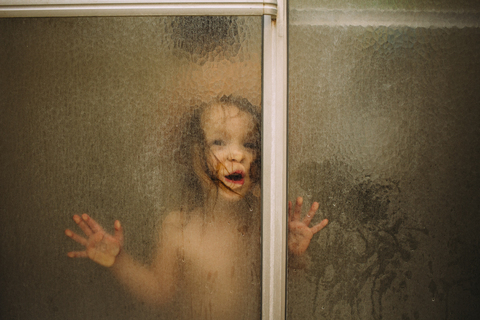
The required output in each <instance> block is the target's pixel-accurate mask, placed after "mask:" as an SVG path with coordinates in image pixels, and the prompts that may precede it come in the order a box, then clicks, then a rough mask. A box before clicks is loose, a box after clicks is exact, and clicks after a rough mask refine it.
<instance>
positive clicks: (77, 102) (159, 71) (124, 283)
mask: <svg viewBox="0 0 480 320" xmlns="http://www.w3.org/2000/svg"><path fill="white" fill-rule="evenodd" d="M261 30H262V27H261V17H161V18H159V17H142V18H135V17H129V18H61V19H58V18H55V19H50V18H48V19H47V18H40V19H0V70H1V76H0V96H1V99H0V152H1V154H0V230H1V233H0V253H1V258H0V274H1V276H0V287H1V288H2V290H1V291H2V293H1V294H0V297H1V298H0V299H1V300H0V304H1V306H2V307H1V309H0V318H2V319H258V318H260V295H261V287H260V241H259V239H260V225H259V222H260V217H261V212H260V204H259V201H260V200H259V195H260V192H259V190H260V187H259V175H260V171H259V165H260V162H259V159H260V154H259V147H260V143H256V142H258V140H259V139H260V135H259V134H260V133H259V131H258V130H259V128H260V126H259V121H260V118H259V116H258V114H259V109H258V108H259V107H255V106H253V105H256V106H259V104H260V102H261V56H262V53H261ZM244 99H248V101H249V102H250V103H252V104H253V105H250V104H249V102H248V101H247V100H244ZM212 101H213V102H212ZM209 102H211V103H210V104H208V103H209ZM205 103H207V104H205ZM212 110H216V111H217V113H216V114H215V115H214V114H213V111H212ZM219 110H220V111H219ZM208 121H210V122H212V121H214V122H215V125H210V126H209V128H210V129H211V128H217V127H218V128H220V129H219V130H223V129H225V126H226V125H227V124H231V123H232V122H235V121H236V122H235V123H234V124H233V125H230V126H229V128H228V129H229V130H230V131H228V130H227V133H229V134H230V135H231V136H233V137H234V138H235V139H237V140H235V141H236V143H237V142H238V141H240V142H238V143H237V144H236V145H232V144H229V142H227V143H225V144H224V145H222V146H225V148H230V149H229V150H230V151H231V153H232V154H233V153H235V152H237V153H238V154H243V155H244V154H247V155H249V156H250V158H249V160H248V162H245V161H244V162H241V161H240V160H238V159H237V160H238V163H237V164H232V161H233V160H232V158H229V157H230V155H225V153H222V152H221V151H218V150H217V149H215V150H214V148H213V146H211V145H209V144H208V143H209V142H208V141H205V139H206V138H208V137H209V134H211V133H207V132H206V131H205V129H206V123H207V122H208ZM242 126H243V127H242ZM192 128H194V129H195V130H194V129H192ZM218 128H217V129H218ZM222 128H223V129H222ZM247 131H248V132H247ZM245 140H248V142H245V143H248V144H249V145H248V147H249V148H247V147H245V146H243V148H240V147H239V145H238V144H239V143H243V142H244V141H245ZM255 143H256V144H255ZM232 150H233V151H232ZM235 156H236V154H235ZM232 157H233V156H232ZM215 161H216V162H215ZM242 161H243V160H242ZM242 170H243V171H242ZM235 174H236V176H235ZM239 175H241V176H240V177H239ZM229 197H230V198H231V199H230V198H229ZM225 199H229V200H230V202H228V201H227V202H226V200H225ZM233 200H234V201H233ZM82 213H88V214H89V215H90V217H91V218H93V219H94V220H95V221H97V222H98V223H99V224H100V225H101V226H103V228H104V229H105V230H106V231H107V232H109V233H110V234H111V235H112V236H113V235H114V221H115V220H116V219H118V220H119V221H120V223H121V225H120V226H118V225H117V227H121V228H123V230H124V245H123V246H122V247H120V253H119V254H118V255H117V256H115V255H116V254H117V253H116V251H115V250H117V251H118V249H119V247H118V244H119V243H120V242H121V241H120V240H119V239H120V238H119V237H117V238H115V241H112V240H111V238H108V236H105V237H104V238H100V239H101V240H99V242H98V243H97V245H96V246H94V247H93V248H95V249H98V250H97V251H94V252H93V251H90V253H92V252H93V253H94V254H97V255H96V256H95V255H92V257H93V258H94V259H97V260H98V261H100V262H102V263H105V264H107V265H108V263H109V262H110V263H111V262H112V261H111V260H112V259H111V257H114V259H115V260H114V264H113V266H112V267H110V268H108V267H104V266H101V265H100V264H98V263H95V262H93V261H91V260H90V259H88V258H86V259H81V258H77V259H72V258H69V257H67V252H71V251H75V250H78V251H81V250H83V249H82V248H83V246H82V245H81V244H80V243H76V242H75V241H73V240H72V239H70V238H69V237H67V236H66V234H65V230H66V229H67V228H68V229H70V230H72V231H74V232H75V233H77V234H78V235H80V236H85V235H84V233H83V232H82V230H81V229H80V228H79V227H78V226H76V224H75V222H74V221H73V220H72V217H73V215H74V214H76V215H81V214H82ZM222 214H223V215H222ZM78 217H79V218H80V216H78ZM90 221H91V220H90ZM118 229H119V228H118ZM212 230H215V231H216V232H213V231H212ZM94 231H95V230H94ZM87 232H88V230H87ZM92 232H93V231H92ZM125 253H128V255H129V256H130V258H131V260H132V261H135V263H136V264H133V263H130V262H131V261H130V260H128V259H130V258H128V256H126V255H125ZM165 257H166V258H165ZM93 258H92V259H93ZM122 259H123V260H122ZM120 260H122V261H123V263H124V264H123V266H124V267H123V269H122V267H119V265H118V263H119V261H120ZM126 260H128V261H130V262H125V261H126ZM129 263H130V264H129ZM127 265H128V266H129V268H125V266H127ZM164 270H167V271H169V273H168V275H171V276H172V277H166V276H165V275H164V274H163V273H162V272H163V271H164ZM140 276H145V278H144V279H143V280H142V279H140V278H139V277H140ZM163 276H165V277H164V278H162V277H163ZM152 279H154V281H150V280H152ZM160 280H162V281H160ZM160 282H161V283H160ZM165 283H167V284H168V288H167V289H165V288H163V289H161V290H160V289H159V290H160V291H159V290H157V291H155V290H156V289H158V287H161V286H162V285H163V284H165ZM166 286H167V285H166V284H165V285H164V287H166ZM162 290H163V291H162Z"/></svg>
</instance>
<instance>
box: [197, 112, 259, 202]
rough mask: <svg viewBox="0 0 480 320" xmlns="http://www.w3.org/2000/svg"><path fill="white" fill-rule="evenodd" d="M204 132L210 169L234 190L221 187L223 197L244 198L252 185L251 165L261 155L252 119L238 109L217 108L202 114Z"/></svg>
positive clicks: (231, 198)
mask: <svg viewBox="0 0 480 320" xmlns="http://www.w3.org/2000/svg"><path fill="white" fill-rule="evenodd" d="M202 129H203V131H204V133H205V140H206V150H205V152H206V159H207V165H208V168H209V170H210V171H211V172H212V173H213V174H214V175H215V176H216V178H217V179H218V180H219V181H221V182H222V183H223V184H224V185H226V186H227V187H228V188H229V189H231V190H229V189H228V188H219V196H222V197H224V198H227V199H230V200H238V199H240V198H242V197H243V196H245V195H246V194H247V192H248V190H250V188H251V186H252V177H251V172H250V166H251V165H252V162H253V161H254V160H255V157H256V156H257V155H256V154H255V140H254V137H253V134H254V123H253V118H252V116H251V115H250V114H249V113H246V112H244V111H241V110H239V109H238V108H237V107H235V106H230V105H221V104H218V105H213V106H211V107H209V108H207V109H206V110H205V111H204V112H203V114H202ZM232 191H233V192H232Z"/></svg>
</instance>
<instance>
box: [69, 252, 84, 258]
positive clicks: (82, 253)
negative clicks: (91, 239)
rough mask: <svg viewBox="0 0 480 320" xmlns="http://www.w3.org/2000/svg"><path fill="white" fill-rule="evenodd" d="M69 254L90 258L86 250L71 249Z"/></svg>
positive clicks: (75, 256) (74, 256) (72, 256)
mask: <svg viewBox="0 0 480 320" xmlns="http://www.w3.org/2000/svg"><path fill="white" fill-rule="evenodd" d="M67 256H68V257H70V258H88V255H87V252H86V251H70V252H69V253H67Z"/></svg>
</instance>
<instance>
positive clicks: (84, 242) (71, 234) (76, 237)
mask: <svg viewBox="0 0 480 320" xmlns="http://www.w3.org/2000/svg"><path fill="white" fill-rule="evenodd" d="M65 234H66V235H67V237H70V238H72V240H73V241H75V242H78V243H80V244H81V245H83V246H86V245H87V239H85V238H84V237H80V236H79V235H78V234H76V233H75V232H72V231H71V230H69V229H67V230H65Z"/></svg>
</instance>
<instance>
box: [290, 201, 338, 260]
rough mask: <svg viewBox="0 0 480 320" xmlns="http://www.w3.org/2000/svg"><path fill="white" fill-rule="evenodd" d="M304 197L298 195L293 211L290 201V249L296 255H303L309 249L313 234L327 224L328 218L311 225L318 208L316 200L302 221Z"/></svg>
mask: <svg viewBox="0 0 480 320" xmlns="http://www.w3.org/2000/svg"><path fill="white" fill-rule="evenodd" d="M302 204H303V198H302V197H298V198H297V202H296V204H295V210H294V212H293V213H292V202H291V201H289V202H288V249H289V250H290V252H291V253H293V254H294V255H301V254H302V253H304V252H305V250H307V248H308V246H309V244H310V240H311V239H312V237H313V235H314V234H315V233H317V232H318V231H320V230H322V229H323V228H324V227H325V226H326V225H327V224H328V220H327V219H324V220H322V222H320V223H319V224H317V225H314V226H313V227H311V228H310V227H309V226H308V225H309V224H310V221H312V219H313V216H314V215H315V212H316V211H317V210H318V203H317V202H314V203H313V204H312V206H311V207H310V210H309V211H308V213H307V215H306V216H305V218H304V219H303V221H300V215H301V212H302Z"/></svg>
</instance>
